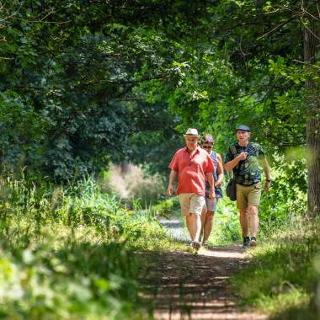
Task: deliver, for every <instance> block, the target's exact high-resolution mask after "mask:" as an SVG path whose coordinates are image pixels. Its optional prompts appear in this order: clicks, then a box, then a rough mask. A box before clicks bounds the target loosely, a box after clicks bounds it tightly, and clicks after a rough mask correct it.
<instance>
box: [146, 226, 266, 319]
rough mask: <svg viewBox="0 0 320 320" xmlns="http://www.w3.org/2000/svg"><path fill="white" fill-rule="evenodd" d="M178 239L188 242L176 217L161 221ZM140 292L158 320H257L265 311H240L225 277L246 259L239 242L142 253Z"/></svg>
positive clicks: (261, 317)
mask: <svg viewBox="0 0 320 320" xmlns="http://www.w3.org/2000/svg"><path fill="white" fill-rule="evenodd" d="M161 223H162V224H163V225H164V226H165V227H166V228H167V229H168V231H169V232H170V233H171V234H172V236H174V237H175V238H176V239H177V240H180V241H187V236H186V234H185V230H184V228H183V226H182V225H181V222H180V221H179V220H170V221H161ZM143 256H144V258H145V259H146V270H143V271H142V273H141V278H140V283H141V284H142V292H141V296H142V297H143V299H145V301H146V303H147V304H148V305H150V306H151V305H153V307H154V312H153V316H154V318H155V319H156V320H162V319H163V320H169V319H170V320H176V319H179V320H182V319H188V320H200V319H203V320H205V319H212V320H217V319H219V320H225V319H234V320H240V319H241V320H260V319H266V318H267V317H266V316H265V315H261V314H257V313H254V312H252V311H250V310H245V311H243V310H240V308H239V306H238V305H237V298H236V295H235V294H234V293H232V292H231V289H230V284H229V282H228V280H229V278H230V277H231V276H232V275H233V274H234V273H236V272H237V271H239V269H240V268H241V267H243V266H244V265H246V264H247V263H248V262H249V260H248V257H247V255H246V253H245V251H244V250H243V249H242V248H241V246H240V245H232V246H228V247H211V248H210V247H209V248H207V249H204V248H201V249H200V251H199V253H198V254H196V255H195V254H192V253H189V252H151V253H143Z"/></svg>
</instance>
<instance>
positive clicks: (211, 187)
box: [206, 172, 216, 199]
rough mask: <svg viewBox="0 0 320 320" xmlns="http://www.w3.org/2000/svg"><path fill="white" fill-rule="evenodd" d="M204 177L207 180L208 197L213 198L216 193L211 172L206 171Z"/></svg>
mask: <svg viewBox="0 0 320 320" xmlns="http://www.w3.org/2000/svg"><path fill="white" fill-rule="evenodd" d="M206 178H207V181H208V183H209V186H210V190H209V198H210V199H213V198H215V197H216V193H215V190H214V180H213V175H212V172H210V173H207V174H206Z"/></svg>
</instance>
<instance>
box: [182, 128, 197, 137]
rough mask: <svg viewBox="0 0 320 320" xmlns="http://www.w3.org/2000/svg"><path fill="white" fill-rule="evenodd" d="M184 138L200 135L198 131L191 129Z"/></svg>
mask: <svg viewBox="0 0 320 320" xmlns="http://www.w3.org/2000/svg"><path fill="white" fill-rule="evenodd" d="M184 136H194V137H199V133H198V130H197V129H194V128H189V129H188V130H187V131H186V133H185V134H184Z"/></svg>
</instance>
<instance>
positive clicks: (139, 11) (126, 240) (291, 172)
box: [0, 0, 320, 319]
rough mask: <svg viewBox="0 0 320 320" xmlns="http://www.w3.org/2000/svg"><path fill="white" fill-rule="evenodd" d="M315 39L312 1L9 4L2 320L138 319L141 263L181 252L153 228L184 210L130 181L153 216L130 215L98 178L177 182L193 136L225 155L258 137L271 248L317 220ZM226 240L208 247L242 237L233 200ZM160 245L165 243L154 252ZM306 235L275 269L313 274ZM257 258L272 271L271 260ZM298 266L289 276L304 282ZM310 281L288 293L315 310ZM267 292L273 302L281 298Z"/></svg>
mask: <svg viewBox="0 0 320 320" xmlns="http://www.w3.org/2000/svg"><path fill="white" fill-rule="evenodd" d="M319 30H320V27H319V12H318V7H317V1H315V0H306V1H301V0H270V1H264V0H257V1H250V0H225V1H209V0H199V1H188V0H132V1H127V0H107V1H102V0H98V1H92V0H58V1H53V0H48V1H43V0H25V1H19V0H12V1H2V2H1V3H0V79H1V81H0V130H1V135H0V150H1V152H0V157H1V177H2V178H1V179H2V180H1V194H0V196H1V203H0V209H1V212H0V214H1V216H0V222H1V224H0V226H1V230H0V232H1V251H2V252H3V254H2V257H1V259H0V270H1V272H0V273H1V274H2V276H0V281H1V285H2V287H3V288H7V289H4V290H2V291H1V292H0V299H1V302H4V304H3V303H1V305H4V306H5V307H4V308H2V309H1V312H2V315H3V317H6V316H8V317H9V318H10V317H11V318H18V317H27V318H28V317H31V318H33V319H36V318H39V319H40V318H42V317H43V316H44V315H45V316H46V317H47V316H48V315H50V317H51V318H59V319H61V318H72V317H73V316H74V317H75V318H77V315H78V314H80V313H84V314H85V315H86V316H87V318H90V317H92V318H95V317H101V318H103V316H102V313H103V312H104V311H103V310H105V309H104V308H105V307H106V308H108V310H112V317H114V318H115V319H121V317H122V318H123V317H124V315H125V316H128V317H130V316H132V314H133V312H132V305H133V303H134V302H137V303H138V301H139V299H138V296H137V290H136V284H135V281H134V280H133V279H135V278H136V276H137V273H136V269H137V265H138V264H139V261H135V259H131V258H132V255H133V251H134V250H136V249H141V248H145V241H144V240H145V239H149V240H148V241H147V243H148V245H150V247H152V248H158V249H159V247H161V246H163V247H166V246H174V244H172V243H168V242H167V240H166V239H165V236H164V235H163V233H162V231H161V228H160V227H159V225H158V224H157V222H156V221H155V220H154V216H153V213H154V212H158V213H160V212H164V213H165V214H170V212H171V211H172V205H173V206H176V202H174V201H171V200H167V201H162V202H159V203H158V204H157V206H156V207H155V208H154V209H153V210H155V211H145V209H144V208H142V207H141V205H140V204H141V203H143V204H145V203H147V204H150V203H151V202H152V201H151V200H154V199H151V198H152V197H153V196H154V194H157V195H159V194H161V192H160V191H159V189H157V191H156V192H155V193H154V194H152V192H149V191H150V190H148V189H152V185H153V184H154V185H156V186H157V188H159V185H160V186H162V187H163V189H164V186H163V185H162V183H163V180H162V178H160V176H153V177H151V178H150V179H149V182H148V183H149V184H146V185H145V186H144V188H139V185H138V186H137V181H138V180H136V181H135V184H134V183H132V181H130V183H131V186H133V185H134V186H135V188H136V190H139V193H138V192H137V193H136V194H135V195H136V196H138V198H141V199H142V200H143V201H140V200H139V199H135V198H134V197H133V199H130V200H129V202H130V203H129V205H128V203H120V202H119V201H118V200H117V199H116V198H114V197H113V196H112V195H111V192H110V190H109V189H103V188H102V190H103V192H102V191H101V189H100V187H98V183H97V180H96V178H97V177H99V180H98V181H100V182H101V180H103V179H104V178H105V177H104V175H105V172H106V170H108V169H107V168H108V166H109V165H110V164H111V163H121V164H122V165H124V164H126V163H128V162H132V163H135V164H139V165H143V167H144V169H146V170H147V171H148V172H149V173H150V172H152V173H160V174H161V175H162V176H163V177H164V176H167V165H168V162H169V160H170V158H171V156H172V154H173V152H174V151H175V150H176V149H177V148H178V147H180V146H181V145H182V144H183V140H182V133H183V132H184V131H185V129H186V128H187V127H196V128H198V129H199V130H200V132H201V133H204V132H210V133H212V134H213V135H214V136H215V137H216V141H217V143H216V147H217V149H218V151H220V152H221V153H224V152H225V150H226V148H227V146H228V144H229V143H230V142H231V141H233V140H234V128H235V125H236V124H239V123H246V124H248V125H249V126H251V127H252V129H253V134H252V136H253V139H254V140H256V141H258V142H259V143H261V144H262V145H263V147H264V148H265V150H266V153H267V155H268V158H269V160H270V162H271V164H272V167H273V171H272V172H273V173H272V174H273V178H274V180H275V181H274V183H273V187H272V192H271V193H269V194H267V195H266V194H265V195H263V201H262V204H261V222H262V223H261V235H264V236H265V237H268V235H269V234H270V233H273V232H277V231H279V230H282V227H283V226H284V225H286V224H288V223H289V224H292V225H294V224H295V223H296V222H297V221H300V220H301V219H302V220H303V217H304V214H305V212H306V211H307V208H306V198H308V211H309V215H310V216H313V215H316V214H317V213H318V212H319V208H320V204H319V203H320V200H319V199H320V198H319V194H320V185H319V183H320V167H319V164H320V158H319V157H320V149H319V148H320V147H319V146H320V142H319V140H320V118H319V114H320V112H319V106H320V103H319V76H318V73H319V61H318V57H319V52H318V50H319V39H320V37H319V34H320V31H319ZM88 177H90V178H88ZM91 177H93V178H91ZM101 177H102V178H101ZM152 179H157V183H155V182H154V183H153V182H152ZM84 181H85V182H84ZM132 189H134V188H133V187H132ZM144 191H146V192H144ZM151 191H152V190H151ZM150 195H151V196H150ZM149 196H150V198H149ZM307 196H308V197H307ZM162 200H163V199H162ZM128 208H130V209H128ZM132 209H133V211H132ZM314 224H318V221H317V220H316V221H315V222H314ZM146 225H148V228H147V227H146ZM216 226H217V232H216V233H215V235H214V236H215V238H214V239H212V241H213V243H220V244H221V243H223V242H230V241H234V240H237V239H238V238H239V229H238V223H237V217H236V215H235V213H234V206H233V204H231V203H230V202H228V201H227V200H226V199H224V200H223V202H221V205H220V208H219V212H218V213H217V218H216ZM306 228H307V227H306ZM308 228H309V227H308ZM308 228H307V229H306V230H307V231H306V233H307V234H308V235H309V231H308V230H311V229H312V228H311V229H308ZM312 230H314V229H312ZM155 234H157V240H159V237H160V238H161V241H158V242H156V243H155V241H152V238H153V236H154V235H155ZM159 235H161V236H159ZM162 235H163V236H162ZM308 235H307V236H306V237H294V244H293V246H292V247H291V245H289V244H288V245H287V243H286V244H285V245H284V246H282V247H281V246H280V247H279V248H275V249H272V250H274V251H272V250H271V251H272V252H271V255H273V254H274V255H275V256H276V258H275V260H276V259H278V258H280V259H279V260H277V263H275V265H276V266H280V265H283V264H287V262H285V258H286V257H287V256H290V257H291V256H294V255H297V253H298V254H300V253H301V255H303V256H305V255H307V258H306V265H307V268H309V267H310V266H311V264H312V262H311V261H312V259H313V256H314V255H315V252H316V250H317V249H316V245H314V244H318V243H319V242H318V238H317V236H316V232H313V231H312V237H311V238H312V241H311V240H310V239H311V238H310V237H309V236H308ZM286 237H287V235H286ZM288 237H289V238H290V236H288ZM288 237H287V238H288ZM292 237H293V236H292ZM310 241H311V242H312V246H311V247H310V248H309V247H308V249H307V251H304V250H303V249H302V247H303V246H304V245H303V244H305V243H309V242H310ZM295 243H297V247H295V246H294V245H295ZM309 249H310V250H309ZM263 250H264V249H263ZM267 250H269V249H267ZM119 252H120V253H121V254H118V253H119ZM274 252H275V253H274ZM104 257H107V258H105V259H104ZM283 257H284V258H283ZM282 258H283V259H282ZM259 259H260V258H258V260H257V261H258V262H257V263H258V264H259V263H260V262H259V261H260V260H259ZM261 259H262V260H261V261H263V263H266V264H268V265H269V262H268V261H269V260H268V259H269V253H268V254H266V255H265V256H264V257H262V258H261ZM264 259H266V260H264ZM290 259H291V258H290ZM138 260H139V259H138ZM275 260H273V258H272V259H271V260H270V261H275ZM97 261H99V262H101V261H103V267H101V270H97V269H96V262H97ZM129 261H130V262H129ZM291 262H292V261H291ZM291 262H289V265H290V267H291ZM298 262H299V263H300V261H298ZM127 263H129V265H130V267H128V265H127ZM299 263H297V264H296V266H297V269H295V268H293V267H292V268H293V273H294V272H296V273H299V272H300V270H302V269H303V265H302V264H299ZM270 264H271V263H270ZM292 265H294V263H293V264H292ZM102 269H103V270H102ZM311 269H312V268H311V267H310V270H311ZM256 270H258V269H256ZM308 270H309V269H308ZM260 271H261V270H260ZM260 271H259V270H258V271H257V272H258V273H259V272H260ZM262 274H263V277H265V274H264V273H263V272H262ZM307 275H308V279H302V280H301V282H299V281H298V280H297V279H295V278H290V279H285V280H283V281H287V282H288V283H290V284H292V285H293V286H294V287H297V288H298V291H299V290H300V291H299V294H300V293H301V294H302V295H301V296H300V295H297V296H296V297H298V298H300V297H302V296H303V297H306V296H308V297H309V298H310V296H311V297H312V295H313V292H314V290H313V289H312V290H313V291H312V290H311V289H310V288H309V289H308V288H307V287H308V286H309V285H311V284H312V285H314V286H316V282H317V277H318V273H316V272H315V271H314V269H312V270H311V271H310V273H307ZM309 275H310V276H309ZM296 282H297V283H296ZM298 282H299V283H298ZM128 283H129V284H130V285H128ZM125 285H126V286H128V287H129V290H124V287H125ZM262 286H263V287H261V292H263V293H265V292H267V291H268V290H270V287H271V288H272V286H274V284H273V283H271V282H268V281H266V282H265V283H264V284H262ZM289 286H290V285H289ZM275 287H276V289H275V290H278V291H279V292H282V289H283V288H287V285H279V284H276V285H275ZM279 287H281V288H282V289H281V290H280V289H279ZM283 290H286V289H283ZM278 291H277V292H278ZM298 291H297V292H298ZM274 296H275V297H278V296H277V295H274ZM309 298H306V299H305V300H304V301H305V305H306V303H307V302H306V301H308V299H309ZM250 299H251V300H253V299H252V297H249V300H250ZM309 300H310V299H309ZM311 300H312V298H311ZM57 306H59V307H57ZM81 306H82V307H81ZM139 310H140V309H139V308H138V310H137V311H136V312H137V317H139V316H140V315H141V314H142V313H141V314H140V311H139ZM141 312H142V311H141ZM71 315H72V316H71ZM108 319H109V318H108Z"/></svg>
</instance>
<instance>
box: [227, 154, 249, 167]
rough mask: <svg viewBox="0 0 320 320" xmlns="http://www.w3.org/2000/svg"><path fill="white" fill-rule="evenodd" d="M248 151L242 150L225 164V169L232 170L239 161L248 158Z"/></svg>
mask: <svg viewBox="0 0 320 320" xmlns="http://www.w3.org/2000/svg"><path fill="white" fill-rule="evenodd" d="M247 155H248V153H247V152H241V153H240V154H239V155H237V156H236V157H235V158H234V159H232V160H231V161H228V162H227V163H225V164H224V169H225V170H226V171H231V170H232V169H233V168H234V167H236V166H237V165H238V163H239V162H240V161H241V160H246V159H247Z"/></svg>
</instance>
